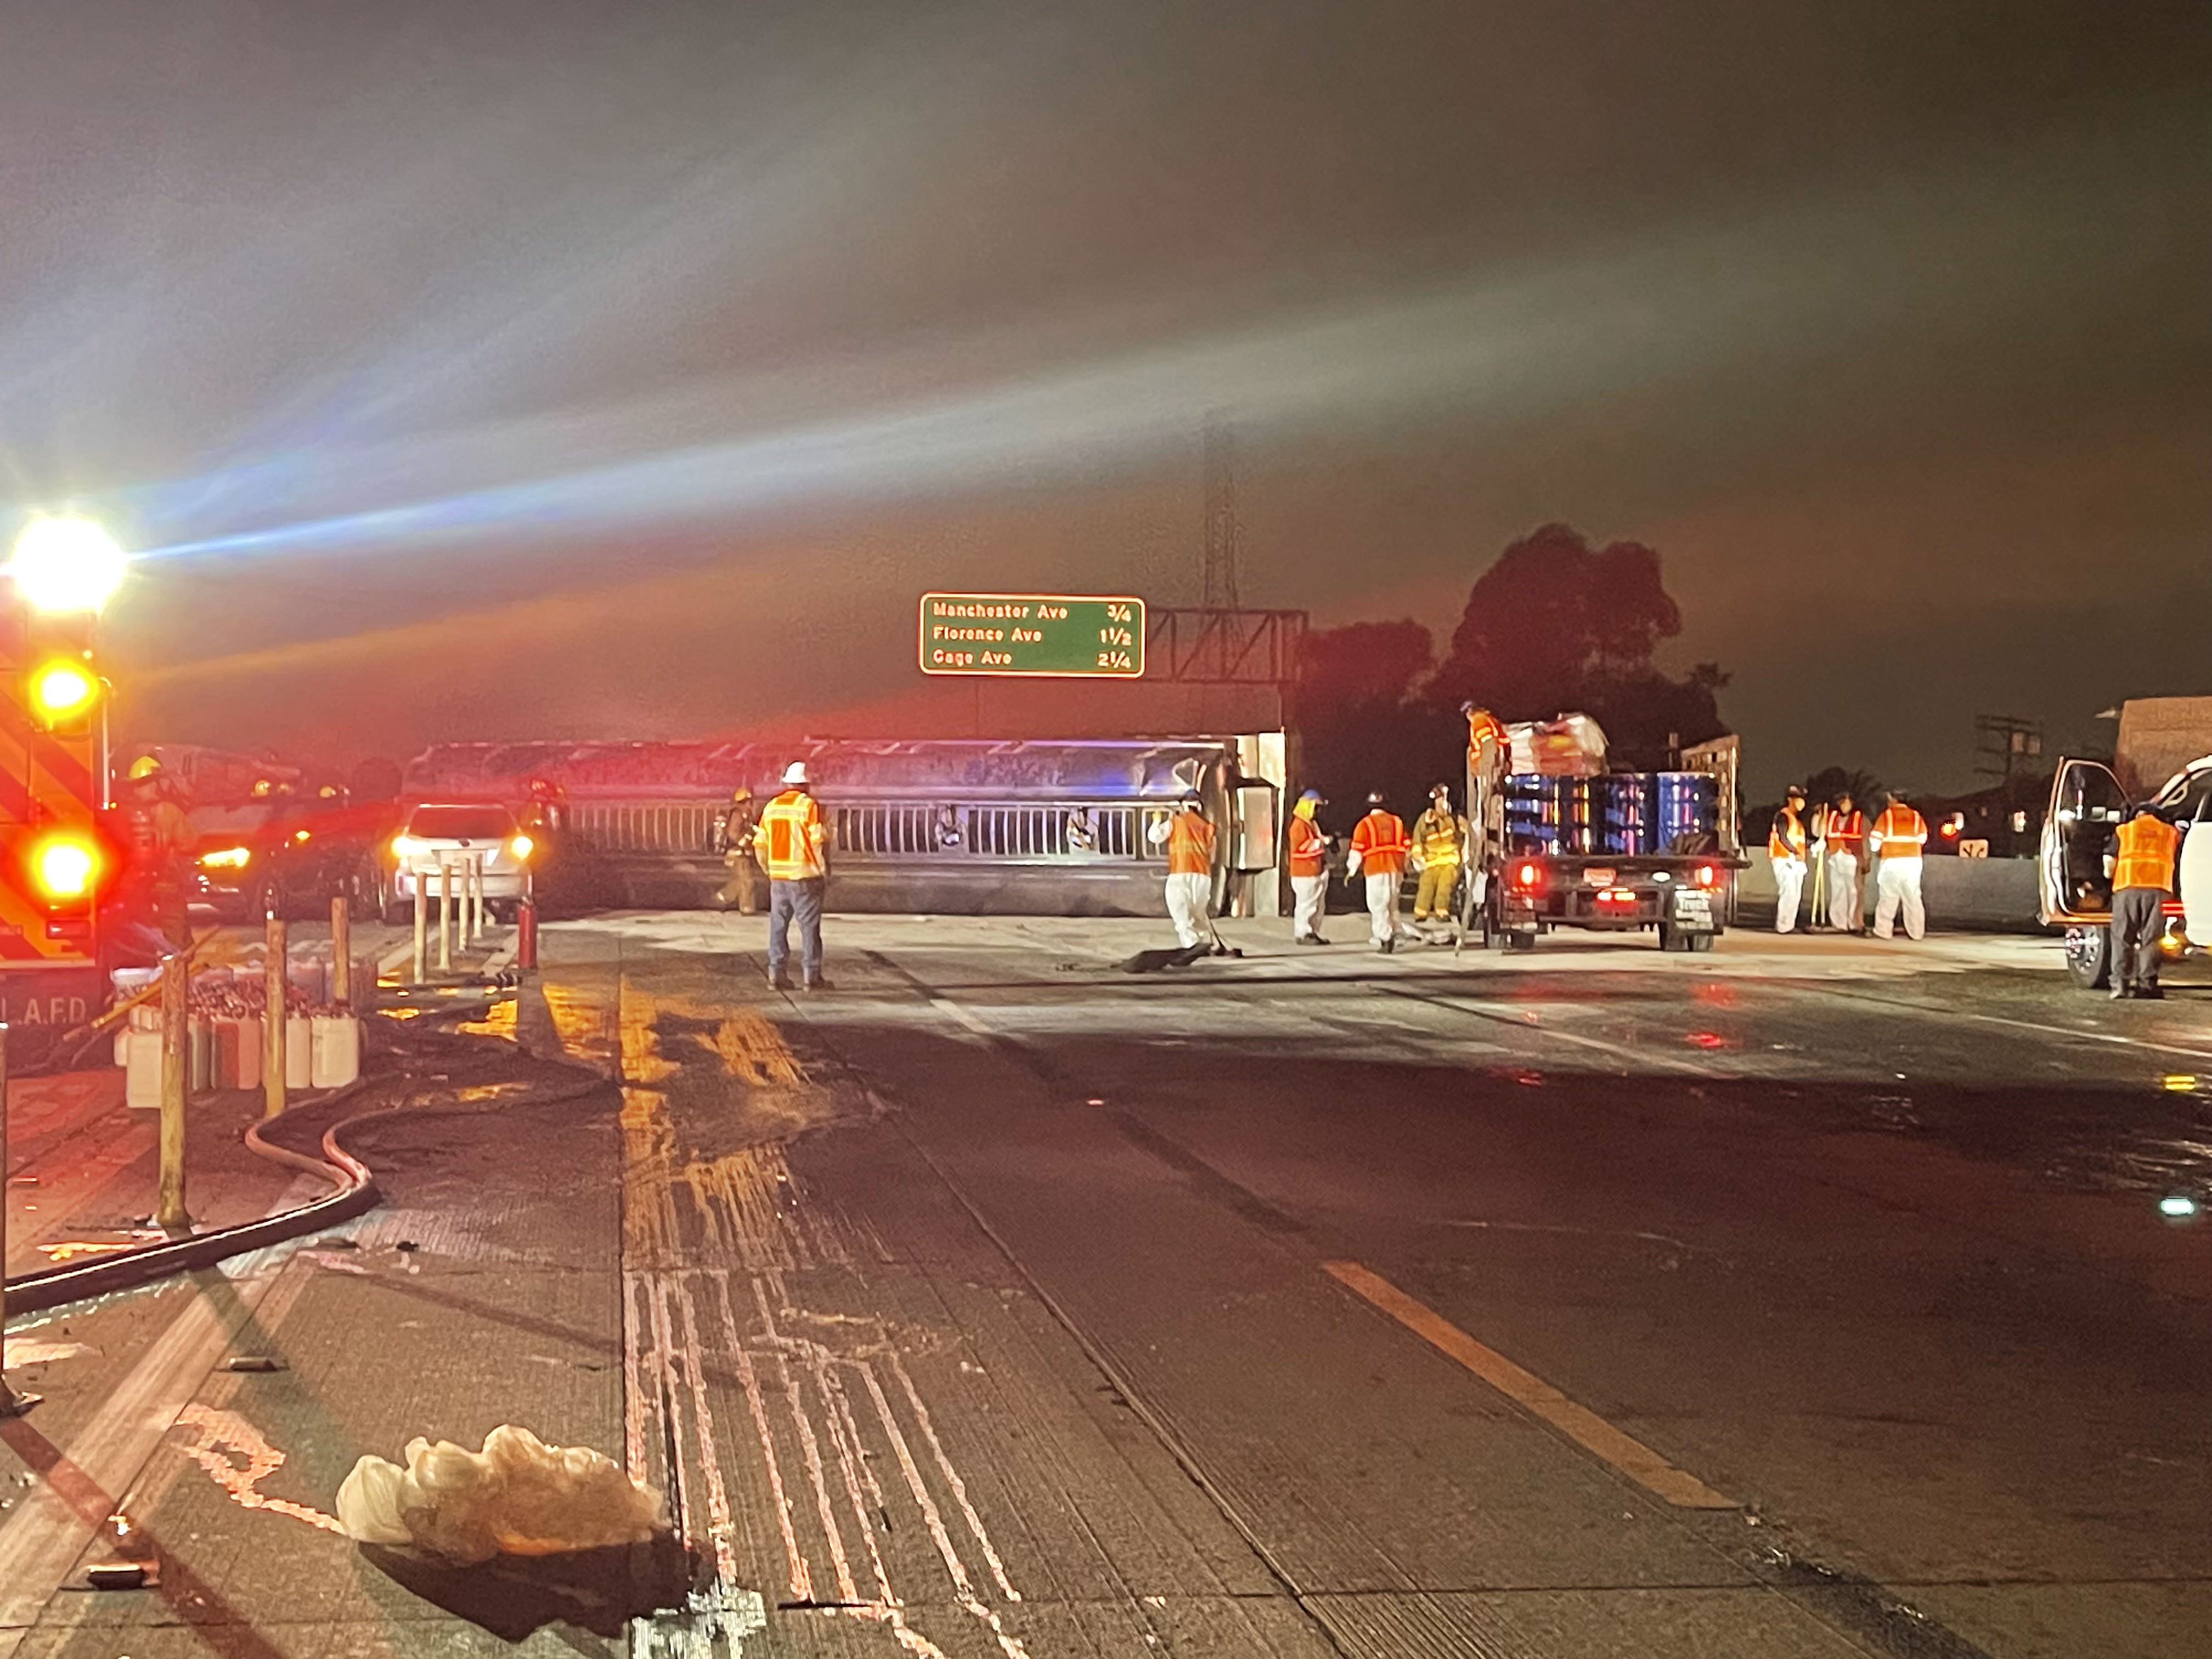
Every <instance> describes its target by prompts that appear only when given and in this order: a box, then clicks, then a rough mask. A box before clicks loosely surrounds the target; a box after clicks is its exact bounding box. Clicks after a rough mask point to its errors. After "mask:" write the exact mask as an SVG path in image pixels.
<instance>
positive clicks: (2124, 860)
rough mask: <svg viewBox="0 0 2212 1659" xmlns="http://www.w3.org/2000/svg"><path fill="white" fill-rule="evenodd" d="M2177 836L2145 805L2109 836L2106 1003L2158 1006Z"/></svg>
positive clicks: (2179, 841)
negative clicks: (2108, 992) (2108, 999)
mask: <svg viewBox="0 0 2212 1659" xmlns="http://www.w3.org/2000/svg"><path fill="white" fill-rule="evenodd" d="M2180 849H2181V831H2179V829H2175V828H2174V827H2173V826H2172V824H2170V823H2167V822H2166V820H2165V819H2164V818H2162V817H2160V816H2159V813H2158V809H2157V808H2156V807H2154V806H2152V805H2148V803H2146V804H2145V805H2141V806H2138V807H2136V815H2135V816H2134V817H2131V818H2130V819H2129V820H2128V821H2127V822H2126V823H2124V824H2122V825H2121V826H2120V827H2119V828H2118V829H2115V830H2114V831H2112V842H2111V843H2110V845H2109V847H2108V848H2107V849H2106V854H2105V873H2106V875H2107V876H2110V877H2111V878H2112V929H2111V936H2110V939H2109V940H2108V946H2107V950H2106V954H2107V955H2108V956H2109V957H2111V958H2112V1000H2113V1001H2115V1002H2118V1001H2119V1000H2121V999H2123V998H2125V997H2141V998H2143V999H2145V1000H2149V1001H2154V1002H2155V1001H2158V1000H2160V999H2162V998H2163V997H2164V996H2165V995H2166V993H2165V992H2163V991H2161V990H2160V989H2159V988H2158V963H2159V949H2160V943H2161V941H2163V940H2164V939H2165V937H2166V897H2167V896H2168V895H2169V894H2171V893H2172V891H2173V866H2174V860H2175V857H2176V855H2177V854H2179V851H2180Z"/></svg>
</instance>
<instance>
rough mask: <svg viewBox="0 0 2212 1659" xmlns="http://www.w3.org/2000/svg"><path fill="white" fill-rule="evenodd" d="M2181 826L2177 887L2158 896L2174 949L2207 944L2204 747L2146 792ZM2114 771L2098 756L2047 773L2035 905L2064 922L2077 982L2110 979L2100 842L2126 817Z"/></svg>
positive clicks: (2208, 766)
mask: <svg viewBox="0 0 2212 1659" xmlns="http://www.w3.org/2000/svg"><path fill="white" fill-rule="evenodd" d="M2149 801H2150V804H2151V805H2154V806H2156V807H2157V808H2158V809H2159V810H2160V811H2161V812H2162V813H2164V814H2166V817H2168V818H2169V819H2170V820H2171V821H2172V823H2173V824H2174V825H2175V826H2176V827H2177V828H2178V829H2180V830H2181V832H2182V836H2181V851H2180V854H2179V857H2178V858H2177V860H2176V862H2175V868H2174V883H2175V885H2176V886H2177V887H2178V888H2179V893H2178V894H2177V895H2176V896H2174V897H2173V898H2171V899H2169V900H2168V901H2167V902H2166V939H2167V950H2168V951H2169V953H2170V954H2172V955H2173V956H2176V957H2179V956H2184V955H2188V954H2191V953H2193V952H2195V951H2203V950H2204V949H2205V948H2207V947H2208V946H2212V832H2206V831H2202V830H2199V829H2197V828H2196V827H2195V826H2197V825H2200V824H2203V823H2207V822H2212V755H2205V756H2203V757H2199V758H2198V759H2196V760H2193V761H2191V762H2190V763H2188V764H2187V765H2185V766H2184V767H2183V768H2182V769H2180V770H2179V771H2178V772H2176V773H2175V774H2174V775H2172V777H2170V778H2168V779H2167V780H2166V782H2165V784H2164V785H2162V786H2161V787H2160V788H2159V789H2158V790H2157V791H2156V792H2154V793H2153V794H2152V795H2151V796H2150V797H2149ZM2136 805H2137V803H2136V801H2135V800H2132V799H2130V798H2129V794H2128V791H2127V789H2126V787H2124V785H2123V784H2122V783H2121V782H2120V780H2119V777H2118V774H2116V773H2115V772H2114V771H2113V770H2112V768H2111V767H2109V766H2107V765H2106V764H2105V763H2103V762H2101V761H2093V760H2077V759H2063V760H2061V761H2060V762H2059V763H2058V770H2057V775H2055V776H2054V777H2053V778H2052V779H2051V802H2050V805H2049V807H2048V808H2047V810H2046V811H2045V813H2044V818H2043V835H2042V839H2041V842H2040V845H2039V848H2038V857H2037V862H2036V888H2037V893H2038V901H2039V902H2038V905H2037V914H2038V915H2039V916H2040V917H2041V919H2042V921H2043V922H2044V924H2045V926H2046V927H2063V928H2064V929H2065V939H2066V972H2067V975H2068V976H2069V978H2071V979H2072V980H2073V981H2074V983H2075V984H2076V985H2078V986H2080V987H2081V988H2082V989H2084V990H2096V989H2099V988H2101V987H2104V986H2106V985H2107V984H2109V983H2110V982H2111V979H2112V962H2111V955H2110V947H2111V939H2112V933H2111V927H2112V879H2111V878H2109V877H2108V876H2106V873H2105V849H2106V845H2107V844H2108V843H2109V842H2111V840H2112V833H2113V831H2114V830H2116V829H2118V828H2119V826H2120V825H2121V824H2123V823H2126V822H2127V820H2128V819H2129V818H2130V817H2133V816H2134V814H2135V810H2136Z"/></svg>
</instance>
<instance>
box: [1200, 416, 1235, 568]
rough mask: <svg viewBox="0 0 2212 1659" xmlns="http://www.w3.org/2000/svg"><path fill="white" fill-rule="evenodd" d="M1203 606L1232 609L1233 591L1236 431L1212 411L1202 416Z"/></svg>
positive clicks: (1224, 417)
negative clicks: (1203, 425)
mask: <svg viewBox="0 0 2212 1659" xmlns="http://www.w3.org/2000/svg"><path fill="white" fill-rule="evenodd" d="M1202 574H1203V576H1204V579H1205V580H1204V588H1205V595H1206V597H1205V600H1204V604H1205V607H1206V609H1207V610H1208V611H1235V610H1237V609H1238V608H1240V607H1239V601H1238V599H1237V432H1236V428H1233V427H1231V425H1230V424H1229V421H1228V417H1227V416H1225V415H1224V414H1223V413H1222V412H1221V411H1220V410H1215V411H1213V413H1212V414H1210V415H1208V416H1206V562H1205V565H1204V568H1203V572H1202Z"/></svg>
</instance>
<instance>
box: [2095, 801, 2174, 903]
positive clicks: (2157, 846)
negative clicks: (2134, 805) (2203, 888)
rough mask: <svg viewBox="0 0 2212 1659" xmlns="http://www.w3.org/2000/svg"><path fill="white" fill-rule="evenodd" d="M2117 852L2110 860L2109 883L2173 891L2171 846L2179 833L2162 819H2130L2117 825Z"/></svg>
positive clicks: (2119, 886) (2172, 847)
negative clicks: (2118, 829) (2110, 881)
mask: <svg viewBox="0 0 2212 1659" xmlns="http://www.w3.org/2000/svg"><path fill="white" fill-rule="evenodd" d="M2119 840H2120V845H2119V852H2118V856H2117V857H2115V858H2114V859H2113V860H2112V885H2113V886H2114V887H2115V888H2121V887H2155V888H2158V889H2160V890H2161V891H2164V892H2172V890H2173V854H2174V849H2175V848H2178V847H2179V846H2180V844H2181V832H2180V831H2179V829H2175V828H2174V827H2173V826H2172V824H2170V823H2167V822H2166V820H2165V819H2163V818H2152V817H2141V818H2130V819H2129V820H2128V821H2127V822H2126V823H2124V824H2122V825H2121V826H2120V832H2119Z"/></svg>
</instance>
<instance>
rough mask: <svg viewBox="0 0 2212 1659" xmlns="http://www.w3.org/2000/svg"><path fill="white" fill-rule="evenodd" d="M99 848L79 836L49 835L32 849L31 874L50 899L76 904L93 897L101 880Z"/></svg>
mask: <svg viewBox="0 0 2212 1659" xmlns="http://www.w3.org/2000/svg"><path fill="white" fill-rule="evenodd" d="M31 875H32V878H33V879H34V880H35V881H37V883H38V884H39V891H40V895H41V896H44V897H45V898H46V900H47V902H50V903H57V904H68V903H75V902H78V901H80V900H83V899H88V898H90V897H91V896H92V890H93V889H94V887H95V886H97V885H98V884H99V881H100V849H99V848H97V847H95V846H94V845H93V843H92V842H89V841H88V840H85V839H83V838H82V837H81V836H70V835H57V836H47V837H46V840H44V841H42V842H40V843H39V844H38V845H37V846H36V847H34V848H32V849H31Z"/></svg>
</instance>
